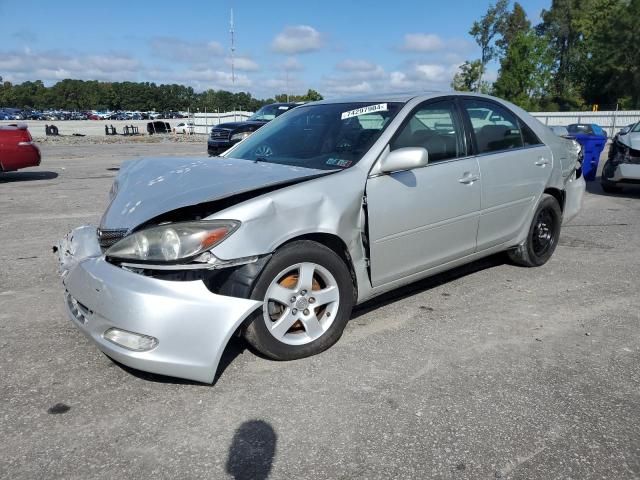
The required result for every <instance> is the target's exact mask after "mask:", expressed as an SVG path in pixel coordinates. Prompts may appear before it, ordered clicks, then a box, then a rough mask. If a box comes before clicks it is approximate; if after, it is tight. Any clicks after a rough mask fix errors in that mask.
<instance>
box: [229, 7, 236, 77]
mask: <svg viewBox="0 0 640 480" xmlns="http://www.w3.org/2000/svg"><path fill="white" fill-rule="evenodd" d="M229 33H230V34H231V84H232V85H233V87H235V85H236V70H235V63H234V62H235V53H236V45H235V38H234V34H235V31H234V29H233V8H232V9H231V20H230V22H229Z"/></svg>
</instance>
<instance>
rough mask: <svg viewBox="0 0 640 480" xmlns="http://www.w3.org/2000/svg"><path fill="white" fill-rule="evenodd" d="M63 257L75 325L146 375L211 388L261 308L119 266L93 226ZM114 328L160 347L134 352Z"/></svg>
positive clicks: (68, 240)
mask: <svg viewBox="0 0 640 480" xmlns="http://www.w3.org/2000/svg"><path fill="white" fill-rule="evenodd" d="M56 251H57V254H58V259H59V263H60V270H61V275H62V280H63V284H64V287H65V305H66V308H67V313H68V315H69V317H70V318H71V320H72V321H73V323H74V324H75V325H76V327H78V328H79V329H80V330H81V331H82V332H83V333H84V334H85V335H86V336H87V337H88V338H90V339H91V340H93V341H94V343H95V344H96V345H97V346H98V348H99V349H100V350H102V351H103V352H104V353H105V354H107V355H108V356H109V357H111V358H113V359H114V360H116V361H118V362H120V363H122V364H124V365H127V366H129V367H132V368H136V369H139V370H143V371H147V372H152V373H158V374H162V375H169V376H174V377H180V378H187V379H191V380H197V381H200V382H207V383H211V382H212V381H213V379H214V377H215V373H216V370H217V367H218V363H219V361H220V357H221V355H222V352H223V351H224V348H225V347H226V345H227V342H228V341H229V338H230V337H231V336H232V335H233V334H234V332H235V331H236V330H237V328H238V327H239V326H240V325H241V324H242V322H243V321H244V320H245V319H246V318H247V317H248V316H249V315H250V314H251V313H252V312H253V311H254V310H256V309H257V308H258V307H260V306H261V305H262V302H259V301H255V300H247V299H243V298H235V297H228V296H223V295H217V294H214V293H212V292H211V291H210V290H208V289H207V288H206V286H205V285H204V283H203V282H202V281H200V280H197V281H169V280H161V279H157V278H152V277H147V276H144V275H139V274H137V273H133V272H130V271H127V270H125V269H122V268H120V267H117V266H114V265H112V264H110V263H108V262H107V261H106V260H105V259H104V256H103V255H102V252H101V250H100V246H99V244H98V240H97V235H96V229H95V228H94V227H79V228H77V229H75V230H73V231H72V232H71V233H69V234H68V235H67V236H66V237H65V238H64V239H63V240H61V242H60V243H59V244H58V245H57V247H56ZM114 329H117V331H120V332H124V334H125V335H129V334H133V335H138V336H139V337H141V338H147V339H149V338H151V339H153V340H155V341H154V342H150V343H149V345H151V348H150V349H149V350H146V351H136V350H132V349H131V348H127V347H126V346H123V345H124V343H123V344H118V343H115V342H114V340H113V336H112V335H110V334H107V332H109V331H112V332H113V331H115V330H114ZM105 334H106V336H105Z"/></svg>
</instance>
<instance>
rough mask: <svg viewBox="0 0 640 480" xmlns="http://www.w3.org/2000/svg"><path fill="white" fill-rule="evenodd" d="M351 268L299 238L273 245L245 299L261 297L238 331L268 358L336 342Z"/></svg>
mask: <svg viewBox="0 0 640 480" xmlns="http://www.w3.org/2000/svg"><path fill="white" fill-rule="evenodd" d="M354 293H355V289H354V283H353V279H352V277H351V272H350V271H349V268H348V267H347V265H346V264H345V262H344V261H343V260H342V258H340V256H338V255H337V254H336V253H335V252H334V251H333V250H331V249H329V248H327V247H325V246H324V245H321V244H319V243H316V242H312V241H309V240H302V241H296V242H293V243H290V244H288V245H285V246H284V247H282V248H281V249H279V250H277V251H276V253H275V254H274V255H273V257H272V258H271V260H270V261H269V263H268V264H267V265H266V266H265V268H264V270H263V271H262V273H261V274H260V276H259V277H258V279H257V281H256V282H255V284H254V287H253V290H252V292H251V298H252V299H255V300H260V301H264V305H263V307H262V308H260V309H258V310H257V311H256V312H255V313H254V315H253V317H252V320H251V323H250V324H249V325H248V326H247V327H246V329H245V331H244V338H245V339H246V340H247V342H248V343H249V344H250V345H251V346H252V347H253V348H255V349H256V350H257V351H258V352H260V353H262V354H263V355H265V356H267V357H269V358H272V359H274V360H295V359H298V358H304V357H308V356H311V355H315V354H317V353H320V352H322V351H324V350H326V349H327V348H329V347H331V346H332V345H333V344H334V343H336V342H337V341H338V339H339V338H340V336H341V335H342V332H343V330H344V328H345V326H346V325H347V322H348V321H349V318H350V316H351V309H352V308H353V304H354V300H355V294H354Z"/></svg>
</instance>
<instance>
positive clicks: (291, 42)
mask: <svg viewBox="0 0 640 480" xmlns="http://www.w3.org/2000/svg"><path fill="white" fill-rule="evenodd" d="M322 45H323V40H322V35H321V34H320V32H318V31H317V30H316V29H315V28H313V27H310V26H309V25H296V26H292V27H286V28H285V29H284V30H283V31H282V32H280V33H279V34H278V35H276V37H275V38H274V39H273V42H271V48H272V50H273V51H275V52H277V53H285V54H289V55H290V54H296V53H307V52H313V51H315V50H319V49H320V48H322Z"/></svg>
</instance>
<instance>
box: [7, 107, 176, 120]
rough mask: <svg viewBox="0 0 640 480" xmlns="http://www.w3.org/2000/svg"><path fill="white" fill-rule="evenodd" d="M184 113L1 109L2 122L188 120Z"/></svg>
mask: <svg viewBox="0 0 640 480" xmlns="http://www.w3.org/2000/svg"><path fill="white" fill-rule="evenodd" d="M187 117H188V115H187V114H186V113H184V112H173V111H167V112H160V113H159V112H138V111H135V112H132V111H122V110H118V111H114V112H99V111H95V110H91V111H89V110H85V111H67V110H33V109H19V108H6V107H5V108H0V120H49V121H54V120H58V121H59V120H156V119H171V118H187Z"/></svg>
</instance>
